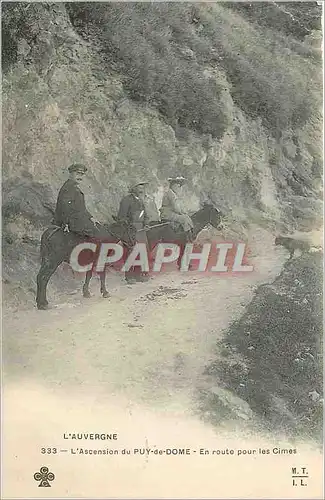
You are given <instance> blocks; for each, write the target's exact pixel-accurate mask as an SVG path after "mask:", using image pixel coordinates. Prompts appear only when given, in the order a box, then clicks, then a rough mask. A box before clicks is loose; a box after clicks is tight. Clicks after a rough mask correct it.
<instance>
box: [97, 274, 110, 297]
mask: <svg viewBox="0 0 325 500" xmlns="http://www.w3.org/2000/svg"><path fill="white" fill-rule="evenodd" d="M99 277H100V293H101V294H102V296H103V298H104V299H107V298H108V297H109V296H110V295H109V293H108V291H107V289H106V279H105V278H106V271H105V269H104V271H102V272H101V273H99Z"/></svg>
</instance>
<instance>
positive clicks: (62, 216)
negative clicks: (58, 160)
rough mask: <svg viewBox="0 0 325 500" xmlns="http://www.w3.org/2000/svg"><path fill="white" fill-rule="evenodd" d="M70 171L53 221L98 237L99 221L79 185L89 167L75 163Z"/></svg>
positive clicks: (60, 194)
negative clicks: (86, 201) (97, 225)
mask: <svg viewBox="0 0 325 500" xmlns="http://www.w3.org/2000/svg"><path fill="white" fill-rule="evenodd" d="M68 171H69V179H68V180H67V181H66V182H65V183H64V184H63V186H62V187H61V189H60V191H59V195H58V199H57V203H56V209H55V215H54V220H53V222H54V224H56V225H58V226H62V227H63V228H64V229H68V230H69V231H72V232H74V233H77V234H81V235H83V236H90V237H98V235H99V230H98V229H97V227H96V224H97V221H96V220H95V219H94V217H92V215H91V214H90V213H89V212H88V210H87V209H86V205H85V198H84V194H83V192H82V191H81V189H80V187H79V186H80V183H81V181H82V180H83V178H84V175H85V174H86V172H87V168H86V167H85V166H84V165H82V164H80V163H74V164H72V165H70V167H69V168H68Z"/></svg>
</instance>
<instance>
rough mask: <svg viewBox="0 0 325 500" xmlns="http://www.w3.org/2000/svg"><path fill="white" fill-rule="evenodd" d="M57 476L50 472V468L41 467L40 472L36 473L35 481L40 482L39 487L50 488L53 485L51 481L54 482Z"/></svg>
mask: <svg viewBox="0 0 325 500" xmlns="http://www.w3.org/2000/svg"><path fill="white" fill-rule="evenodd" d="M54 478H55V475H54V474H53V472H49V468H48V467H41V468H40V471H39V472H35V474H34V479H35V481H40V484H39V485H38V486H39V487H44V488H50V487H51V485H50V483H49V481H53V480H54Z"/></svg>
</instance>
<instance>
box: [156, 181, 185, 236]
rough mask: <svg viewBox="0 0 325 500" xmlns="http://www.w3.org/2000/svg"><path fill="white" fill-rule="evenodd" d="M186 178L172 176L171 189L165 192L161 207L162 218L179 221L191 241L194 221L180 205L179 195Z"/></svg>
mask: <svg viewBox="0 0 325 500" xmlns="http://www.w3.org/2000/svg"><path fill="white" fill-rule="evenodd" d="M185 181H186V179H185V178H184V177H181V176H179V177H170V178H169V179H168V182H169V189H168V191H167V192H166V193H165V194H164V197H163V200H162V205H161V209H160V216H161V219H162V220H163V219H165V220H170V221H173V222H178V223H179V224H180V225H181V226H182V228H183V229H184V231H185V233H186V235H187V239H188V240H189V241H191V239H192V230H193V222H192V219H191V217H190V216H189V215H187V214H186V213H185V212H184V211H183V210H182V209H181V207H180V206H179V195H180V193H181V189H182V186H183V185H184V183H185Z"/></svg>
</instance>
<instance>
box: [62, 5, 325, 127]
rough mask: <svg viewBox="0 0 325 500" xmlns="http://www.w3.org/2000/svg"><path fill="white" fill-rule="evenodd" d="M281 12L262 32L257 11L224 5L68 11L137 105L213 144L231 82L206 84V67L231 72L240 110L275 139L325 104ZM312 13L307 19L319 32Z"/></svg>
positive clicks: (314, 72)
mask: <svg viewBox="0 0 325 500" xmlns="http://www.w3.org/2000/svg"><path fill="white" fill-rule="evenodd" d="M274 8H275V7H274V6H273V7H272V8H271V7H268V8H267V9H266V11H264V12H265V13H266V18H267V19H266V21H265V22H266V23H267V24H266V25H267V27H268V29H260V27H259V26H258V24H257V23H256V20H258V19H259V18H258V16H259V15H260V14H259V13H260V7H258V6H256V8H255V7H254V9H253V12H254V13H255V14H254V16H255V17H254V16H253V17H252V15H253V14H252V15H251V16H248V15H246V11H247V8H246V7H242V8H241V7H240V6H238V8H237V7H235V6H232V9H229V8H228V6H225V5H223V4H222V5H220V4H218V3H217V4H193V5H192V4H170V3H158V4H156V5H152V4H147V3H128V4H125V3H122V4H121V3H110V4H96V6H95V5H94V4H68V10H69V12H70V15H71V19H72V22H73V23H74V24H75V26H79V29H80V32H81V33H82V34H84V35H85V33H88V36H89V34H91V35H90V36H91V38H92V39H94V38H95V39H96V40H97V41H98V40H100V45H101V48H102V52H103V54H104V55H105V58H106V60H107V61H108V62H109V63H111V62H114V63H115V64H117V65H119V67H120V69H121V72H122V73H123V74H124V75H125V87H126V89H127V90H128V91H129V93H130V95H131V96H132V98H134V99H138V100H141V101H145V102H147V103H149V104H150V105H155V106H157V107H158V109H159V110H160V111H161V112H162V114H163V115H164V116H165V117H166V118H167V120H168V121H169V123H170V124H171V125H172V126H175V125H180V126H183V127H186V128H190V129H194V130H197V131H199V132H200V133H211V135H212V136H213V137H220V136H222V135H223V133H224V131H225V129H226V128H227V125H228V124H229V121H230V120H231V117H230V116H229V112H228V113H227V111H226V105H225V103H224V102H223V100H222V94H221V89H222V87H224V86H225V83H224V81H225V80H224V81H221V80H220V81H219V82H218V81H216V78H215V79H212V78H204V77H203V72H204V69H205V67H206V65H209V66H210V67H214V68H217V69H218V70H219V71H220V70H221V71H225V73H226V77H227V79H228V81H229V83H230V84H231V95H232V97H233V99H234V101H235V102H236V103H237V105H238V106H239V107H240V108H241V109H242V110H244V111H245V112H246V113H247V114H248V115H250V116H251V117H253V118H255V117H261V118H262V119H263V122H264V125H266V126H267V127H268V128H269V129H271V131H273V132H274V133H276V132H278V131H279V130H281V129H285V128H290V127H296V126H300V125H302V124H304V123H305V122H306V121H307V120H308V119H309V118H310V116H311V115H312V114H313V113H314V111H315V109H316V108H317V106H318V105H319V104H320V102H318V103H317V93H318V97H319V98H320V96H321V83H320V70H319V67H317V66H316V65H315V64H314V60H313V58H312V57H311V58H308V54H311V53H312V51H311V49H310V48H308V47H306V48H305V49H304V48H303V47H302V44H300V45H299V47H297V44H299V43H300V42H298V40H297V41H296V42H294V39H293V38H292V37H291V38H290V37H286V35H285V34H284V33H286V30H285V29H284V27H285V26H287V24H288V19H287V18H288V14H286V13H283V12H282V11H281V10H280V9H275V13H276V16H277V17H279V18H280V19H281V20H282V24H280V28H279V31H277V24H274V23H273V21H272V19H273V17H272V16H273V14H274ZM293 8H294V7H292V6H291V7H290V9H291V10H292V9H293ZM272 9H273V10H272ZM248 11H249V9H248ZM238 12H240V13H241V15H239V14H238ZM249 12H250V11H249ZM308 12H309V11H308ZM308 12H307V13H306V15H307V14H308ZM312 13H313V15H314V17H312V19H311V18H310V16H309V17H308V16H307V17H308V19H307V20H308V23H309V24H310V23H311V24H310V26H314V25H315V26H316V25H318V24H317V23H318V21H319V20H318V18H317V16H316V14H315V12H314V11H312ZM295 15H297V16H298V14H295ZM243 16H245V17H243ZM256 16H257V17H256ZM289 17H290V16H289ZM298 17H299V23H301V22H303V15H302V14H299V16H298ZM246 19H248V20H246ZM249 20H250V21H251V22H249ZM315 23H316V24H315ZM261 24H263V23H261ZM264 24H265V23H264ZM308 29H309V28H308ZM307 49H308V50H307ZM300 53H301V55H299V54H300ZM226 85H227V84H226ZM227 89H228V85H227Z"/></svg>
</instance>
